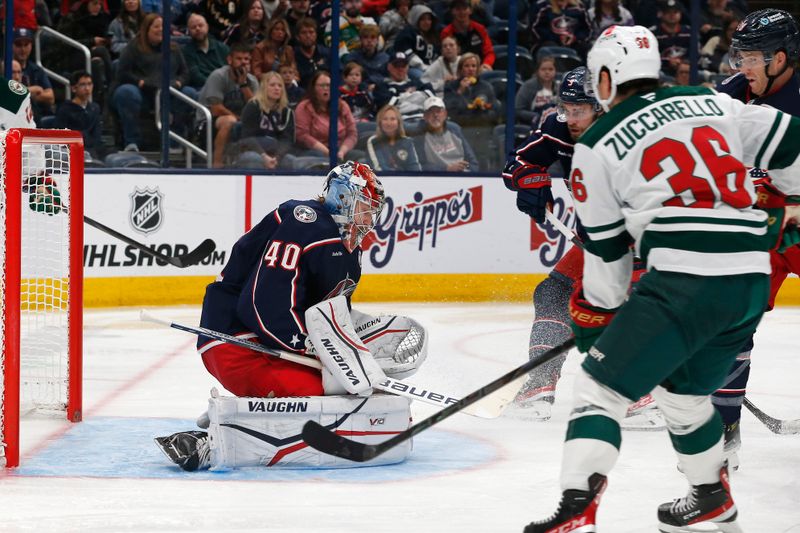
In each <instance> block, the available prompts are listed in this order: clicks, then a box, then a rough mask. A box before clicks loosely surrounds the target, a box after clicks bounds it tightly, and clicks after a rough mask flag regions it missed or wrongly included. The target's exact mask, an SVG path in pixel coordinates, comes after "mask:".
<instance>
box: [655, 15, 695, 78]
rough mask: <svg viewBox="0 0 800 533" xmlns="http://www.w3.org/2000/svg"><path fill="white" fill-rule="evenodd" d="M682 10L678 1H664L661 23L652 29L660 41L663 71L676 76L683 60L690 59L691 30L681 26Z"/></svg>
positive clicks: (660, 17) (659, 48) (660, 16)
mask: <svg viewBox="0 0 800 533" xmlns="http://www.w3.org/2000/svg"><path fill="white" fill-rule="evenodd" d="M682 13H683V11H682V9H681V6H680V4H679V3H678V0H663V1H662V2H661V4H660V7H659V10H658V18H659V21H660V23H659V24H658V25H657V26H654V27H652V28H650V31H652V32H653V34H654V35H655V36H656V39H658V50H659V51H660V52H661V70H662V71H663V72H664V73H666V74H668V75H670V76H674V75H675V71H676V70H677V68H678V65H680V63H681V60H683V59H689V48H690V47H691V42H692V41H691V40H692V36H691V29H690V28H689V26H687V25H685V24H681V16H682Z"/></svg>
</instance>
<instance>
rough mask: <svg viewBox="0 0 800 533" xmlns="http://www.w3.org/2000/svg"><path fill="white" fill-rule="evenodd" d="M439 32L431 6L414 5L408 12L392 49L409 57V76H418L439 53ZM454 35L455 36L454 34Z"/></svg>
mask: <svg viewBox="0 0 800 533" xmlns="http://www.w3.org/2000/svg"><path fill="white" fill-rule="evenodd" d="M440 33H441V31H440V29H439V26H438V23H437V18H436V15H434V13H433V11H432V10H431V8H429V7H428V6H424V5H416V6H414V7H412V8H411V10H410V11H409V12H408V26H407V27H406V28H405V29H404V30H403V31H401V32H400V34H399V35H398V36H397V40H396V41H395V46H394V49H395V51H398V52H403V53H404V54H406V55H407V56H408V57H409V60H410V62H411V67H410V70H409V76H411V77H412V78H420V77H421V76H422V75H423V73H424V72H425V71H426V70H427V69H428V67H430V65H431V64H433V62H434V61H436V59H437V58H438V57H439V55H440V54H441V46H440V42H441V41H440V38H439V34H440ZM454 37H455V36H454Z"/></svg>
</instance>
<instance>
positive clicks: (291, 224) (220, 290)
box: [197, 200, 361, 352]
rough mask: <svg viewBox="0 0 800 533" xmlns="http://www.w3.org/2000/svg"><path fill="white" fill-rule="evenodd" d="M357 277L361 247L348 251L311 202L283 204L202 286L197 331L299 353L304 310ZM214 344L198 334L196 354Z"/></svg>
mask: <svg viewBox="0 0 800 533" xmlns="http://www.w3.org/2000/svg"><path fill="white" fill-rule="evenodd" d="M360 278H361V249H360V248H358V249H356V250H355V251H353V253H350V252H348V251H347V250H346V249H345V247H344V244H343V243H342V239H341V237H340V234H339V228H338V226H337V225H336V223H335V222H334V221H333V218H332V217H331V215H330V214H329V213H328V212H327V211H325V209H324V208H323V206H322V204H321V203H320V202H318V201H316V200H304V201H299V200H290V201H288V202H285V203H283V204H281V205H280V207H278V208H277V209H276V210H274V211H272V212H271V213H270V214H268V215H267V216H266V217H264V219H263V220H262V221H261V222H259V223H258V224H257V225H256V226H254V227H253V229H251V230H250V231H249V232H247V233H246V234H245V235H244V236H242V237H241V238H240V239H239V240H238V241H237V242H236V244H234V246H233V250H232V251H231V255H230V259H229V260H228V263H227V264H226V265H225V268H224V270H223V271H222V274H221V276H220V277H219V278H218V279H217V281H215V282H213V283H211V284H210V285H209V286H208V287H207V288H206V295H205V298H204V299H203V313H202V316H201V318H200V325H201V326H202V327H205V328H208V329H212V330H215V331H221V332H223V333H227V334H229V335H237V336H242V337H244V338H254V337H257V338H258V340H259V341H260V342H261V343H262V344H265V345H266V346H269V347H270V348H276V349H279V350H287V351H294V352H300V351H302V350H303V349H304V342H305V337H306V326H305V312H306V309H308V308H309V307H311V306H312V305H315V304H317V303H319V302H321V301H322V300H325V299H328V298H332V297H334V296H337V295H340V294H343V295H345V296H347V297H348V299H349V297H350V295H351V294H352V293H353V291H354V290H355V288H356V285H357V284H358V280H359V279H360ZM216 342H218V341H213V340H212V339H209V338H208V337H202V336H201V337H199V339H198V342H197V348H198V350H199V351H201V352H203V351H205V350H207V349H208V348H210V347H211V346H213V345H214V344H215V343H216Z"/></svg>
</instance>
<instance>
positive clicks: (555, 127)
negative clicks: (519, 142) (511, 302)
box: [539, 113, 573, 145]
mask: <svg viewBox="0 0 800 533" xmlns="http://www.w3.org/2000/svg"><path fill="white" fill-rule="evenodd" d="M539 131H540V132H541V134H542V135H547V136H549V137H554V138H556V139H558V140H559V141H561V142H564V143H567V144H570V145H571V144H573V140H572V136H571V135H570V134H569V126H567V121H566V120H561V119H559V118H558V113H552V114H550V115H549V116H548V117H547V118H545V120H544V122H542V125H541V127H540V128H539Z"/></svg>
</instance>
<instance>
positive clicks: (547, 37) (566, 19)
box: [531, 0, 591, 57]
mask: <svg viewBox="0 0 800 533" xmlns="http://www.w3.org/2000/svg"><path fill="white" fill-rule="evenodd" d="M538 7H539V10H538V12H536V13H535V15H534V17H533V22H532V23H531V30H532V32H533V45H534V47H535V48H541V47H542V46H566V47H568V48H572V49H573V50H575V51H576V52H578V53H579V54H580V55H581V57H586V52H588V50H589V46H590V44H591V41H590V40H589V39H590V37H591V25H590V24H589V17H588V15H587V13H586V10H584V9H583V7H582V4H581V2H580V0H549V1H547V2H543V3H540V4H538Z"/></svg>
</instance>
